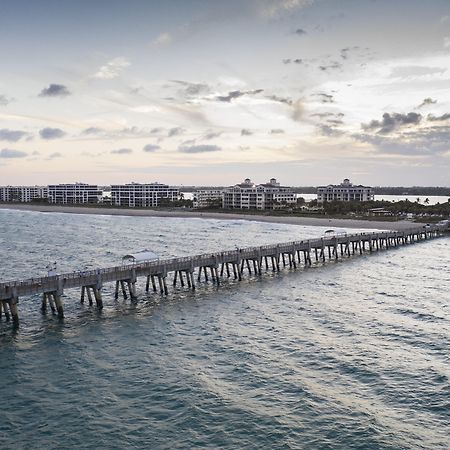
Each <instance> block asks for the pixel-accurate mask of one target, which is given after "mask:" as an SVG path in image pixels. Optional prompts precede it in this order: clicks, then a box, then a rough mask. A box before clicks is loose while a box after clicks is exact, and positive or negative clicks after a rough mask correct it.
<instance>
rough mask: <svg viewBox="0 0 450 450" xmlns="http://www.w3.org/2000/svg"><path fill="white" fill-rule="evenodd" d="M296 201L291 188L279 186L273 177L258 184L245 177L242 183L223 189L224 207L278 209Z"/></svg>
mask: <svg viewBox="0 0 450 450" xmlns="http://www.w3.org/2000/svg"><path fill="white" fill-rule="evenodd" d="M296 202H297V197H296V195H295V193H294V192H293V191H292V189H291V188H289V187H286V186H280V183H278V182H277V180H276V179H275V178H272V179H271V180H270V182H269V183H265V184H258V185H256V184H254V183H252V181H251V180H250V179H249V178H247V179H245V180H244V182H243V183H240V184H236V185H234V186H230V187H229V188H227V189H225V190H224V191H223V207H224V208H225V209H280V208H284V207H286V206H289V205H293V204H295V203H296Z"/></svg>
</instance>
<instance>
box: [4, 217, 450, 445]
mask: <svg viewBox="0 0 450 450" xmlns="http://www.w3.org/2000/svg"><path fill="white" fill-rule="evenodd" d="M323 230H324V229H322V228H319V227H317V228H316V227H298V226H292V225H281V224H269V223H256V222H244V221H218V220H197V219H187V220H186V219H173V218H170V219H166V218H164V219H163V218H138V217H107V216H82V215H68V214H67V215H66V214H54V213H49V214H44V213H32V212H20V211H5V210H4V211H0V280H2V281H5V280H7V279H13V278H16V277H29V276H30V277H31V276H36V275H41V274H44V273H45V266H46V265H47V263H48V262H49V261H57V263H58V271H60V272H63V271H66V270H79V269H82V268H95V267H101V266H108V265H115V264H117V263H118V262H120V258H121V256H122V255H124V254H126V253H128V252H130V251H136V250H142V249H145V248H148V249H151V250H153V251H155V252H157V253H159V254H160V255H161V256H181V255H188V254H196V253H202V252H204V251H214V250H219V249H220V250H223V249H227V248H231V249H232V248H235V246H239V247H243V246H246V245H258V244H264V243H269V242H283V241H289V240H294V239H304V238H308V237H315V236H318V235H320V234H321V233H322V232H323ZM449 255H450V239H449V238H448V237H445V238H441V239H436V240H433V241H427V242H423V243H419V244H415V245H408V246H405V247H401V248H397V249H394V250H391V251H382V252H379V253H376V254H372V255H363V256H358V257H352V258H350V259H346V260H340V261H338V262H337V263H336V262H330V263H327V264H326V265H313V267H311V268H307V269H299V270H288V269H287V270H284V271H282V272H281V273H280V274H273V273H271V272H270V273H267V274H265V275H264V276H262V277H261V278H257V277H246V278H245V279H244V280H243V281H242V282H240V283H239V282H235V281H234V280H233V281H229V282H225V283H224V284H223V285H222V286H221V287H220V288H217V287H214V286H212V285H211V284H205V283H202V285H201V286H199V287H198V289H197V291H196V292H195V293H192V292H189V291H187V290H184V289H181V288H180V289H176V290H175V291H174V290H173V289H172V288H171V286H170V291H171V292H170V295H169V296H168V297H161V296H160V295H159V294H158V295H156V294H150V295H146V294H145V293H144V292H143V281H142V280H141V281H140V284H139V289H138V292H139V299H138V301H137V302H135V303H130V301H129V300H128V301H125V300H122V299H119V300H118V301H114V299H113V297H112V295H111V294H112V286H106V287H105V294H104V303H105V308H104V310H103V311H102V312H98V311H97V310H96V308H95V307H90V306H89V305H86V304H84V305H81V304H80V303H79V292H76V291H67V292H66V293H65V296H64V298H63V302H64V306H65V314H66V318H65V319H64V321H63V322H60V321H59V320H58V319H57V318H56V317H54V316H52V315H51V314H48V315H46V316H43V315H41V314H40V312H39V298H31V297H30V298H22V299H20V304H19V311H20V316H21V325H20V328H19V329H18V330H16V331H14V330H13V329H12V327H11V325H10V324H8V323H6V322H5V321H4V320H3V321H0V379H1V380H2V383H1V387H0V402H1V409H0V448H1V449H17V448H18V449H22V448H24V449H32V448H33V449H34V448H39V449H41V448H45V449H62V448H64V449H81V448H95V449H124V448H146V449H147V448H150V449H190V448H211V449H216V448H221V449H222V448H223V449H244V448H245V449H259V448H264V449H265V448H274V449H319V448H320V449H448V448H450V438H449V429H450V294H449V292H450V268H449Z"/></svg>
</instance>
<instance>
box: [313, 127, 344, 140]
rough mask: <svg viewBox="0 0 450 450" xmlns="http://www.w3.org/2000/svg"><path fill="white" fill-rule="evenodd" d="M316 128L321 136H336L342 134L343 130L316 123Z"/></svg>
mask: <svg viewBox="0 0 450 450" xmlns="http://www.w3.org/2000/svg"><path fill="white" fill-rule="evenodd" d="M317 130H318V132H319V134H321V135H322V136H328V137H338V136H342V135H343V134H344V132H343V131H341V130H338V129H336V128H335V127H332V126H330V125H318V126H317Z"/></svg>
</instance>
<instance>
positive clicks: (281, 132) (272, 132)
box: [269, 128, 284, 134]
mask: <svg viewBox="0 0 450 450" xmlns="http://www.w3.org/2000/svg"><path fill="white" fill-rule="evenodd" d="M269 134H284V130H282V129H281V128H273V129H272V130H270V131H269Z"/></svg>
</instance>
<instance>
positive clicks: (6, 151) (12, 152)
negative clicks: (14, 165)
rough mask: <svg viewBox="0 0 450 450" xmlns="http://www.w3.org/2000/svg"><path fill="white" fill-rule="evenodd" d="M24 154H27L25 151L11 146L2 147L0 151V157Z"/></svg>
mask: <svg viewBox="0 0 450 450" xmlns="http://www.w3.org/2000/svg"><path fill="white" fill-rule="evenodd" d="M26 156H28V154H27V153H26V152H23V151H22V150H14V149H12V148H3V149H2V150H1V151H0V158H25V157H26Z"/></svg>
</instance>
